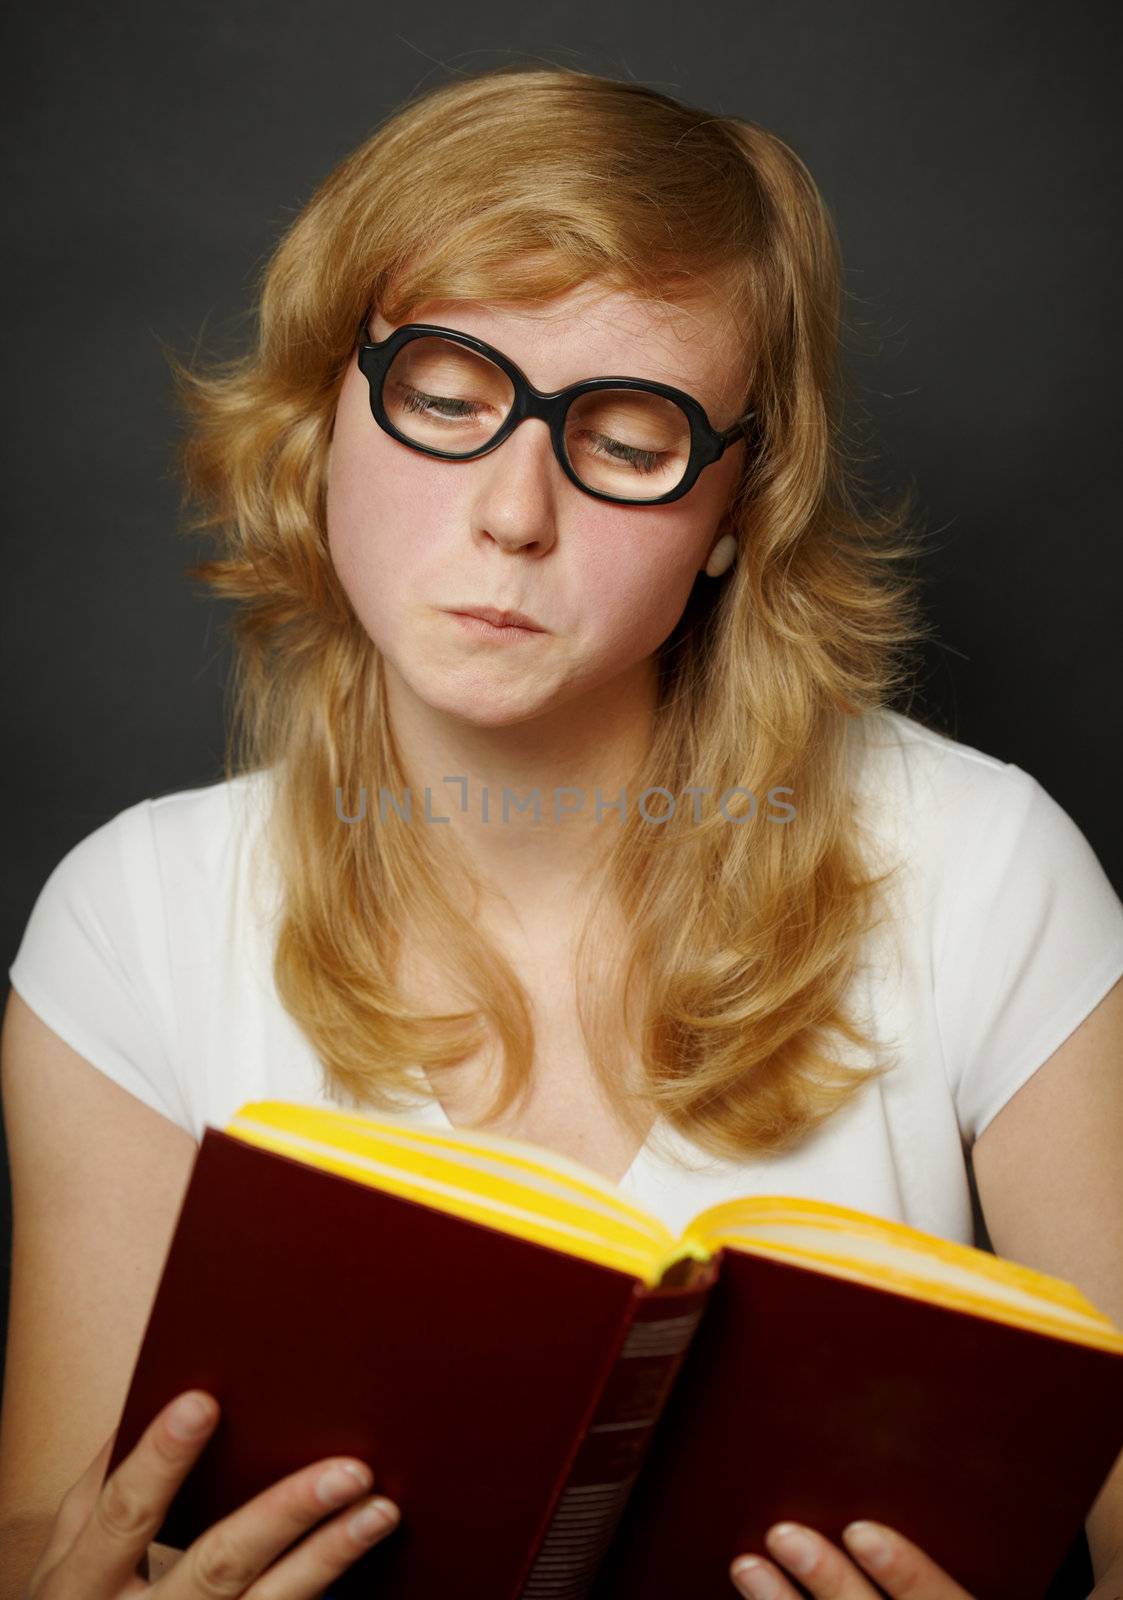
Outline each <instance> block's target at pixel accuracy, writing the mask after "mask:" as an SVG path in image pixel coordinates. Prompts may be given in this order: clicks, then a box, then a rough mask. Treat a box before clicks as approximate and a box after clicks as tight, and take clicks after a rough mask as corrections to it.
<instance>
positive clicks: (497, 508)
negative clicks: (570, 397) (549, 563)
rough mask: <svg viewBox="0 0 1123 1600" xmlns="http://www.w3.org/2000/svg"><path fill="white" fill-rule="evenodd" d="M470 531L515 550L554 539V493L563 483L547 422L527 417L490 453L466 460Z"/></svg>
mask: <svg viewBox="0 0 1123 1600" xmlns="http://www.w3.org/2000/svg"><path fill="white" fill-rule="evenodd" d="M462 470H469V471H471V472H472V473H473V475H474V483H475V495H474V500H473V505H472V526H473V532H474V533H486V534H487V535H489V536H490V537H491V538H492V539H494V540H495V541H496V543H497V544H501V545H503V546H504V547H505V548H507V549H511V550H518V549H523V548H525V547H527V546H534V547H536V548H537V549H538V551H539V553H542V552H544V551H545V550H547V549H548V548H549V547H550V546H551V545H552V544H553V542H554V539H555V537H556V510H557V506H556V497H557V494H558V491H559V489H560V488H561V487H562V484H563V483H564V478H563V474H562V470H561V467H560V466H559V465H558V462H557V460H556V458H555V456H554V448H553V445H552V443H551V441H550V429H549V426H548V425H547V424H546V423H545V422H543V421H541V420H540V419H539V418H537V417H527V418H525V419H524V420H523V421H522V422H520V423H519V425H518V427H517V428H515V430H514V432H513V433H509V434H508V435H507V437H506V439H504V441H503V443H502V444H501V445H499V446H497V448H496V449H494V450H492V451H491V452H490V454H488V455H486V456H481V457H480V458H479V459H478V460H477V461H473V462H471V463H470V464H469V465H468V466H467V468H466V469H462Z"/></svg>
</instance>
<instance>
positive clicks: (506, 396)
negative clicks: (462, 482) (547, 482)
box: [382, 334, 515, 455]
mask: <svg viewBox="0 0 1123 1600" xmlns="http://www.w3.org/2000/svg"><path fill="white" fill-rule="evenodd" d="M514 398H515V391H514V386H513V385H512V383H511V380H510V378H508V376H507V374H506V373H505V372H503V371H502V370H501V368H499V367H497V366H496V365H495V363H494V362H493V361H489V360H488V359H487V357H486V356H481V355H477V354H476V352H475V351H474V350H469V349H467V348H466V347H465V346H464V345H462V344H457V343H456V342H455V341H454V340H452V339H442V338H441V337H440V336H439V335H437V334H424V335H423V336H422V337H420V338H417V339H410V340H409V341H408V342H407V343H406V344H404V345H403V346H402V347H401V349H400V350H399V351H398V353H397V355H396V356H395V357H394V359H393V361H392V362H391V363H390V366H389V369H388V370H387V373H386V377H385V380H384V382H383V385H382V404H383V405H384V406H385V408H386V415H387V416H388V417H389V418H390V421H391V422H392V423H393V424H394V426H395V428H397V430H398V432H399V433H401V434H403V435H404V436H405V437H406V438H407V439H409V440H411V441H412V442H413V443H414V444H419V445H424V447H425V448H426V449H427V450H441V451H444V452H445V453H446V454H448V455H471V454H472V452H473V451H475V450H479V449H481V448H482V446H484V445H486V444H487V443H489V441H490V440H491V439H493V438H494V437H495V435H496V434H497V433H498V432H499V429H500V428H501V427H502V426H503V423H504V421H505V419H506V417H507V413H508V412H509V411H510V409H511V406H512V404H513V403H514Z"/></svg>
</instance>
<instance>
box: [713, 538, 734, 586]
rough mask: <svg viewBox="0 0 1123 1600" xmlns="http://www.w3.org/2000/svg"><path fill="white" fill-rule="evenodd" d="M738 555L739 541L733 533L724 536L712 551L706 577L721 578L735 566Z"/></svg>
mask: <svg viewBox="0 0 1123 1600" xmlns="http://www.w3.org/2000/svg"><path fill="white" fill-rule="evenodd" d="M736 555H737V540H736V539H735V538H734V537H733V535H732V534H731V533H727V534H724V535H723V536H722V537H721V538H720V539H719V540H718V542H717V544H715V545H714V547H713V549H712V550H711V551H710V559H709V560H708V561H707V562H706V576H707V577H708V578H720V577H721V575H722V573H723V572H725V571H727V569H728V568H729V567H731V566H732V565H733V561H734V558H735V557H736Z"/></svg>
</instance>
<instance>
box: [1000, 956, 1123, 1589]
mask: <svg viewBox="0 0 1123 1600" xmlns="http://www.w3.org/2000/svg"><path fill="white" fill-rule="evenodd" d="M972 1165H973V1167H974V1172H975V1181H976V1185H977V1187H978V1191H979V1202H980V1205H981V1207H982V1211H983V1217H984V1219H985V1221H986V1225H987V1232H988V1233H989V1235H990V1239H991V1243H992V1244H993V1246H994V1248H995V1250H996V1252H997V1253H998V1254H999V1255H1001V1256H1007V1257H1009V1258H1010V1259H1011V1260H1013V1261H1020V1262H1022V1263H1024V1264H1025V1265H1026V1266H1030V1267H1037V1268H1038V1269H1039V1270H1040V1271H1042V1272H1049V1273H1052V1274H1053V1275H1054V1276H1055V1277H1058V1278H1065V1279H1067V1280H1068V1281H1069V1282H1070V1283H1074V1284H1075V1285H1076V1287H1077V1288H1078V1289H1080V1290H1082V1291H1083V1293H1084V1294H1086V1295H1087V1296H1088V1298H1089V1300H1091V1301H1092V1303H1093V1305H1095V1306H1096V1308H1097V1309H1098V1310H1100V1311H1103V1312H1104V1313H1105V1314H1106V1315H1107V1316H1109V1317H1111V1318H1112V1320H1113V1321H1114V1322H1116V1323H1117V1324H1118V1325H1119V1326H1120V1327H1123V1207H1121V1206H1120V1204H1119V1198H1120V1195H1121V1194H1123V980H1121V981H1120V982H1118V983H1116V984H1115V986H1114V988H1112V989H1110V990H1109V991H1108V993H1107V994H1106V995H1105V996H1104V998H1103V999H1102V1000H1101V1001H1100V1003H1099V1005H1097V1006H1096V1008H1095V1010H1093V1011H1092V1012H1091V1013H1090V1014H1089V1015H1088V1016H1087V1017H1086V1018H1085V1019H1084V1021H1083V1022H1082V1023H1081V1024H1080V1026H1079V1027H1078V1028H1077V1029H1076V1030H1075V1032H1073V1033H1072V1034H1070V1035H1069V1037H1068V1038H1067V1039H1066V1040H1065V1042H1064V1043H1063V1044H1062V1045H1061V1046H1060V1048H1059V1049H1057V1050H1055V1051H1054V1052H1053V1054H1052V1055H1051V1056H1050V1057H1049V1059H1048V1061H1046V1062H1045V1063H1044V1065H1043V1066H1041V1067H1039V1068H1038V1070H1037V1071H1036V1072H1035V1073H1034V1074H1033V1076H1032V1077H1031V1078H1029V1079H1028V1080H1027V1082H1026V1083H1024V1084H1023V1085H1022V1087H1021V1088H1020V1089H1019V1090H1018V1091H1017V1093H1016V1094H1014V1095H1013V1096H1012V1097H1011V1098H1010V1099H1009V1100H1008V1101H1007V1102H1006V1104H1005V1105H1004V1106H1003V1107H1002V1109H1001V1111H999V1112H998V1113H997V1114H996V1115H995V1116H994V1117H993V1118H992V1119H991V1121H990V1122H989V1123H988V1124H987V1126H986V1127H985V1128H984V1129H983V1131H982V1133H981V1134H980V1135H979V1137H978V1139H976V1141H975V1145H974V1148H973V1150H972ZM1085 1527H1086V1530H1087V1534H1088V1547H1089V1551H1090V1553H1091V1557H1092V1567H1093V1570H1094V1572H1095V1576H1096V1579H1097V1581H1098V1580H1100V1579H1102V1578H1104V1577H1106V1576H1107V1574H1108V1571H1109V1569H1111V1571H1112V1576H1113V1577H1114V1576H1115V1574H1116V1567H1117V1568H1118V1571H1119V1573H1120V1574H1121V1575H1123V1456H1120V1458H1119V1459H1118V1460H1117V1461H1116V1463H1115V1466H1114V1468H1113V1469H1112V1471H1111V1474H1110V1475H1109V1477H1108V1479H1107V1481H1106V1482H1105V1484H1104V1486H1103V1489H1102V1490H1101V1492H1100V1494H1099V1496H1098V1498H1097V1499H1096V1501H1095V1504H1094V1505H1093V1507H1092V1510H1091V1512H1090V1514H1089V1516H1088V1518H1087V1521H1086V1524H1085Z"/></svg>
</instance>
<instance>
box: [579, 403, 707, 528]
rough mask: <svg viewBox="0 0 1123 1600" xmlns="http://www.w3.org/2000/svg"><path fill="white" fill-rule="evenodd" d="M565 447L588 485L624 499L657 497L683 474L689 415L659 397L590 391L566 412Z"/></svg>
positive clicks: (687, 451) (688, 451)
mask: <svg viewBox="0 0 1123 1600" xmlns="http://www.w3.org/2000/svg"><path fill="white" fill-rule="evenodd" d="M565 449H566V454H567V455H568V457H569V462H570V465H571V466H572V468H573V470H574V472H576V474H577V476H578V477H579V478H580V479H581V482H582V483H583V484H585V485H586V486H587V487H588V488H590V489H597V490H599V491H600V492H601V493H602V494H612V495H619V496H620V497H621V498H622V499H627V500H637V501H643V500H658V499H659V497H660V496H661V495H665V494H669V493H670V492H671V490H672V489H677V488H678V486H679V484H680V483H681V482H682V480H683V478H684V477H685V475H686V469H687V466H688V464H689V462H690V419H689V418H688V417H687V415H686V412H685V411H683V409H682V407H681V406H679V405H677V404H676V403H675V401H673V400H668V399H666V398H665V397H664V396H663V395H659V394H646V393H644V391H643V390H642V389H591V390H588V391H587V392H586V393H585V394H582V395H578V397H577V399H576V400H575V401H574V402H573V404H572V405H571V406H570V408H569V410H568V412H567V413H566V419H565Z"/></svg>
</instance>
